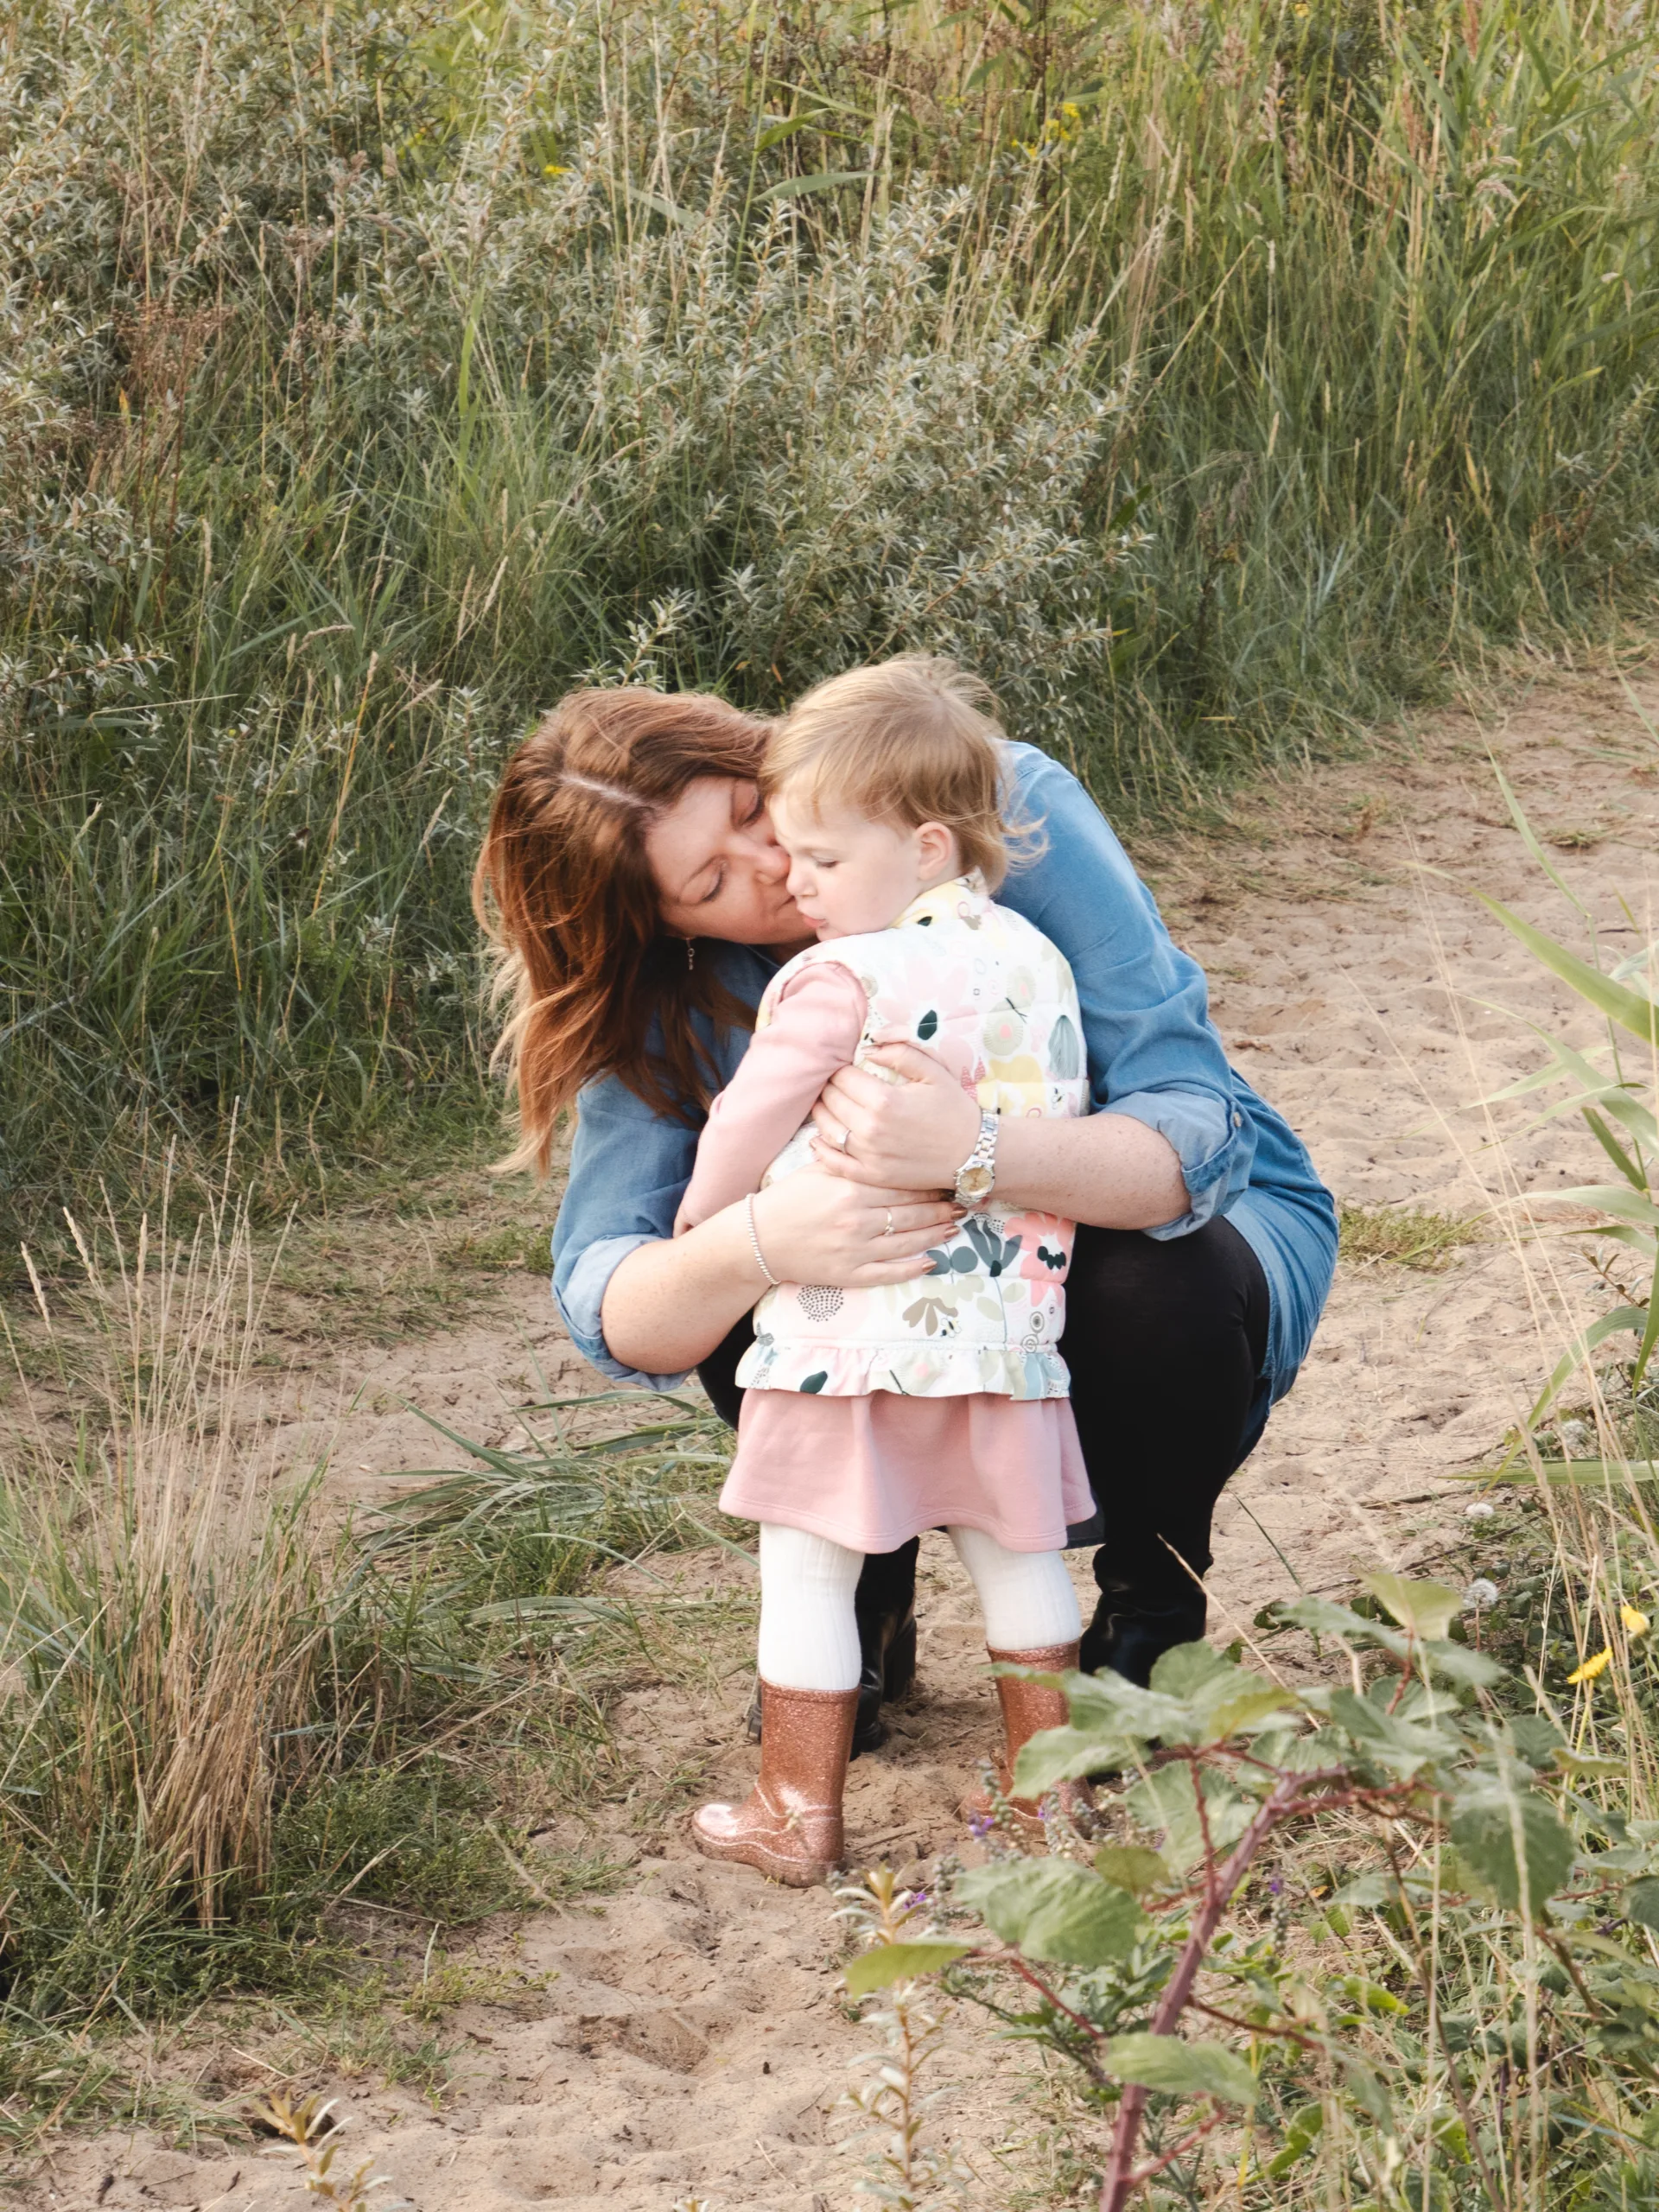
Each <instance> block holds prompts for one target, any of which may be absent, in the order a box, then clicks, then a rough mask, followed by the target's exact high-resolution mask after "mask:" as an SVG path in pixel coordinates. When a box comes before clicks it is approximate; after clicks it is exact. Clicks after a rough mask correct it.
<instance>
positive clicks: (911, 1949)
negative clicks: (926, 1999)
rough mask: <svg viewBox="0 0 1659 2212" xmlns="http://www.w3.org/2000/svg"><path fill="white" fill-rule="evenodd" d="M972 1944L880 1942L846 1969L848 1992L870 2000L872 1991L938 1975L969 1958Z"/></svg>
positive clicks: (862, 1953) (852, 1995) (850, 1994)
mask: <svg viewBox="0 0 1659 2212" xmlns="http://www.w3.org/2000/svg"><path fill="white" fill-rule="evenodd" d="M973 1948H974V1947H973V1945H972V1944H971V1943H878V1944H876V1945H875V1946H874V1948H873V1949H871V1950H868V1951H861V1952H860V1954H859V1955H858V1956H857V1958H855V1959H854V1960H853V1961H851V1962H850V1964H849V1966H848V1968H847V1993H848V1995H849V1997H868V1995H869V1993H870V1992H871V1990H873V1989H887V1988H890V1987H891V1986H892V1985H893V1983H894V1982H895V1981H914V1980H916V1979H917V1978H918V1976H919V1975H921V1974H938V1972H939V1970H940V1968H941V1967H949V1966H954V1965H955V1964H956V1962H957V1960H958V1959H964V1958H966V1957H967V1955H968V1954H969V1951H971V1950H972V1949H973Z"/></svg>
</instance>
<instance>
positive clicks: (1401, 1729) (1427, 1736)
mask: <svg viewBox="0 0 1659 2212" xmlns="http://www.w3.org/2000/svg"><path fill="white" fill-rule="evenodd" d="M1331 1718H1332V1719H1333V1720H1334V1721H1335V1722H1336V1723H1337V1725H1338V1727H1341V1728H1345V1729H1346V1730H1347V1732H1348V1733H1349V1735H1350V1736H1351V1738H1353V1740H1354V1742H1355V1744H1356V1745H1357V1746H1358V1747H1359V1750H1360V1751H1361V1753H1362V1754H1363V1757H1364V1758H1367V1759H1370V1761H1372V1762H1373V1764H1376V1765H1378V1766H1383V1767H1387V1768H1388V1769H1389V1771H1390V1772H1391V1773H1395V1774H1398V1775H1400V1776H1401V1777H1407V1776H1410V1775H1414V1774H1418V1773H1421V1770H1422V1769H1423V1768H1424V1767H1426V1766H1432V1765H1433V1763H1434V1762H1435V1761H1436V1760H1437V1759H1445V1758H1456V1757H1457V1756H1458V1754H1459V1752H1460V1751H1462V1750H1463V1748H1464V1746H1463V1745H1462V1743H1461V1742H1460V1741H1459V1738H1457V1737H1455V1736H1449V1735H1446V1734H1443V1733H1442V1732H1440V1730H1439V1729H1437V1728H1433V1727H1423V1726H1419V1725H1418V1724H1417V1723H1416V1722H1414V1721H1410V1720H1402V1719H1401V1718H1400V1717H1399V1715H1398V1714H1397V1713H1385V1712H1384V1711H1383V1708H1382V1707H1381V1706H1377V1705H1373V1704H1372V1702H1371V1700H1370V1698H1368V1697H1356V1696H1355V1694H1354V1693H1353V1692H1352V1690H1333V1691H1332V1694H1331Z"/></svg>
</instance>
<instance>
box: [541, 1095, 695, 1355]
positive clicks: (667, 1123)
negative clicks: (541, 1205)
mask: <svg viewBox="0 0 1659 2212" xmlns="http://www.w3.org/2000/svg"><path fill="white" fill-rule="evenodd" d="M696 1148H697V1132H696V1129H695V1128H691V1127H690V1126H689V1125H688V1124H687V1123H685V1122H677V1121H674V1120H671V1119H670V1118H669V1117H668V1116H663V1115H658V1114H654V1113H653V1112H652V1109H651V1108H650V1107H648V1106H647V1105H645V1103H644V1102H643V1101H642V1100H641V1099H639V1098H637V1097H636V1096H634V1094H633V1093H632V1091H631V1090H628V1088H627V1087H626V1084H622V1083H620V1082H619V1081H618V1080H617V1079H616V1077H614V1076H604V1077H601V1078H600V1079H599V1081H598V1082H596V1083H590V1084H588V1086H587V1087H586V1089H585V1090H583V1091H582V1095H581V1097H580V1098H579V1099H578V1101H577V1103H576V1133H575V1141H574V1142H573V1143H572V1145H571V1147H570V1173H569V1180H568V1182H567V1183H566V1185H565V1192H564V1198H563V1203H562V1204H561V1205H560V1207H559V1217H558V1220H557V1222H556V1224H555V1226H554V1230H553V1302H554V1304H555V1305H556V1306H557V1308H558V1312H559V1319H561V1320H562V1321H563V1323H564V1325H565V1327H566V1328H567V1329H568V1330H569V1333H570V1341H571V1343H572V1344H575V1348H576V1350H577V1351H579V1352H580V1353H581V1354H582V1357H583V1358H584V1359H585V1360H587V1361H588V1363H589V1365H590V1366H593V1367H596V1368H597V1369H598V1370H599V1372H600V1373H601V1375H604V1376H608V1377H609V1378H610V1380H611V1381H612V1382H613V1383H640V1384H642V1385H643V1386H644V1387H645V1389H649V1390H672V1389H676V1388H677V1385H678V1384H680V1383H683V1381H684V1380H685V1376H684V1375H683V1374H681V1375H648V1374H645V1372H643V1371H642V1370H640V1369H639V1368H634V1367H628V1366H626V1365H625V1364H624V1363H623V1362H622V1361H620V1360H619V1359H616V1358H614V1357H613V1356H612V1353H611V1351H610V1348H609V1346H608V1345H607V1344H606V1342H605V1328H604V1307H605V1293H606V1291H607V1288H608V1287H609V1286H610V1280H611V1277H612V1276H613V1274H615V1273H616V1270H617V1268H619V1267H620V1265H621V1264H622V1262H623V1261H624V1260H626V1258H627V1256H628V1255H629V1253H630V1252H634V1251H637V1250H638V1249H639V1247H640V1245H642V1244H652V1243H657V1242H658V1240H660V1239H662V1238H664V1237H668V1236H672V1235H673V1233H674V1216H675V1212H676V1211H677V1208H678V1205H679V1203H680V1198H681V1196H682V1194H683V1192H684V1190H685V1185H686V1181H687V1179H688V1178H689V1177H690V1173H691V1165H692V1162H693V1160H695V1158H696Z"/></svg>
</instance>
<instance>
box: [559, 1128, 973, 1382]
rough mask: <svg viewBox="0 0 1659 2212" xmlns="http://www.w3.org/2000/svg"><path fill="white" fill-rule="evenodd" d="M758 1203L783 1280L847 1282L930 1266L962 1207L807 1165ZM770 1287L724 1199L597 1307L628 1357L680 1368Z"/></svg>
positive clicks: (639, 1256)
mask: <svg viewBox="0 0 1659 2212" xmlns="http://www.w3.org/2000/svg"><path fill="white" fill-rule="evenodd" d="M753 1206H754V1234H755V1237H756V1240H757V1241H758V1243H759V1244H760V1249H761V1251H762V1252H763V1253H764V1254H765V1255H766V1266H767V1268H770V1270H771V1271H772V1274H773V1275H775V1276H776V1277H777V1278H778V1280H779V1281H780V1282H821V1283H829V1284H833V1285H834V1286H835V1287H836V1288H837V1289H842V1290H853V1289H860V1288H863V1287H867V1286H868V1285H870V1284H873V1283H883V1282H905V1281H908V1280H909V1279H910V1278H911V1277H912V1276H913V1275H919V1274H927V1273H929V1272H930V1270H929V1268H928V1264H927V1261H926V1259H925V1256H924V1255H925V1253H926V1251H927V1249H928V1248H929V1246H930V1245H933V1244H937V1243H941V1242H942V1241H943V1240H944V1238H945V1237H946V1236H949V1235H950V1231H951V1230H952V1229H953V1228H954V1227H955V1226H956V1223H957V1208H956V1207H955V1206H954V1205H950V1204H948V1203H947V1202H946V1201H945V1200H944V1199H943V1198H918V1196H917V1194H916V1192H914V1191H905V1190H880V1189H875V1188H871V1187H869V1186H868V1185H862V1184H855V1183H852V1182H849V1181H846V1180H842V1181H836V1179H834V1178H833V1177H831V1176H829V1175H819V1174H817V1173H814V1172H813V1171H812V1170H811V1169H810V1168H808V1169H804V1170H803V1171H802V1173H800V1174H798V1175H788V1176H785V1179H784V1180H783V1181H782V1182H781V1183H775V1184H773V1185H772V1188H771V1189H770V1190H769V1191H760V1192H757V1193H756V1195H755V1198H754V1201H753ZM889 1224H891V1234H889V1233H888V1230H889ZM765 1288H766V1277H765V1275H764V1274H762V1272H761V1270H760V1266H759V1265H758V1264H757V1262H756V1260H755V1256H754V1246H753V1244H752V1243H750V1242H749V1222H748V1211H747V1208H746V1207H745V1206H743V1205H734V1206H722V1207H721V1211H719V1212H718V1213H716V1214H711V1215H710V1216H709V1219H708V1220H707V1221H704V1222H699V1223H698V1224H697V1225H696V1228H695V1229H688V1230H686V1231H685V1233H684V1234H683V1236H661V1237H653V1238H652V1240H651V1241H650V1242H649V1243H645V1244H641V1245H639V1246H637V1247H636V1248H635V1249H634V1250H633V1251H632V1252H630V1253H629V1254H628V1255H627V1257H626V1259H625V1260H623V1261H622V1262H620V1265H619V1266H618V1267H617V1268H616V1270H615V1272H614V1273H613V1275H612V1277H611V1280H610V1281H609V1283H608V1285H607V1287H606V1291H605V1297H604V1301H603V1305H602V1306H601V1320H602V1325H603V1328H604V1332H605V1342H606V1344H607V1347H608V1348H609V1350H610V1351H611V1353H612V1355H613V1357H615V1358H617V1359H620V1361H621V1362H622V1363H623V1364H624V1366H626V1367H634V1368H638V1369H639V1370H640V1371H641V1372H642V1373H643V1374H646V1375H668V1374H677V1373H679V1372H681V1371H683V1370H684V1369H686V1368H688V1367H695V1366H696V1363H697V1362H698V1361H699V1360H700V1359H707V1357H709V1353H710V1352H711V1351H713V1350H714V1349H715V1345H716V1344H718V1343H719V1342H720V1340H721V1338H722V1337H723V1336H724V1335H725V1334H726V1332H727V1331H728V1329H729V1328H730V1327H731V1326H732V1325H733V1323H734V1321H737V1320H738V1319H741V1316H742V1315H743V1314H745V1313H747V1312H748V1311H749V1309H750V1307H751V1306H753V1304H754V1302H755V1300H756V1299H758V1298H759V1297H760V1294H761V1292H762V1291H763V1290H764V1289H765Z"/></svg>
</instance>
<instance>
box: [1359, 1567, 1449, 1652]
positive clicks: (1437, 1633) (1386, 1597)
mask: <svg viewBox="0 0 1659 2212" xmlns="http://www.w3.org/2000/svg"><path fill="white" fill-rule="evenodd" d="M1364 1586H1365V1588H1366V1589H1367V1590H1369V1591H1370V1593H1371V1595H1372V1597H1374V1598H1375V1599H1377V1601H1378V1602H1379V1604H1381V1605H1385V1606H1386V1607H1387V1608H1388V1610H1389V1612H1390V1613H1392V1614H1393V1616H1394V1618H1395V1620H1397V1621H1398V1622H1399V1624H1400V1625H1401V1627H1402V1628H1403V1629H1405V1630H1408V1631H1409V1633H1410V1634H1411V1635H1413V1636H1414V1637H1419V1638H1427V1637H1433V1638H1436V1639H1439V1638H1441V1637H1444V1636H1445V1635H1446V1630H1448V1629H1449V1628H1450V1627H1451V1625H1452V1622H1453V1621H1454V1620H1456V1618H1457V1617H1458V1615H1459V1613H1460V1612H1461V1611H1463V1599H1461V1598H1460V1597H1459V1595H1458V1592H1456V1591H1455V1590H1450V1589H1448V1588H1447V1587H1446V1584H1445V1583H1444V1582H1412V1581H1408V1580H1407V1578H1406V1577H1405V1576H1404V1575H1402V1574H1368V1575H1367V1576H1366V1577H1365V1582H1364Z"/></svg>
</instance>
